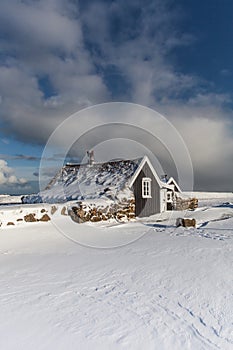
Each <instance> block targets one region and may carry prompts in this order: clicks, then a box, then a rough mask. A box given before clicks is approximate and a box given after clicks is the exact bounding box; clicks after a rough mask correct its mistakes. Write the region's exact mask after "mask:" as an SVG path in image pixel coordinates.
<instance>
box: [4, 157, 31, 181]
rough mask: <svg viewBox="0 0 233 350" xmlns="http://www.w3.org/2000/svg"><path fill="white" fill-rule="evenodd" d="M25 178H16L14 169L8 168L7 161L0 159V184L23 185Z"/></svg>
mask: <svg viewBox="0 0 233 350" xmlns="http://www.w3.org/2000/svg"><path fill="white" fill-rule="evenodd" d="M27 182H28V181H27V180H26V179H25V178H23V177H22V178H17V177H16V175H15V174H14V170H13V169H12V168H10V167H9V166H8V164H7V162H6V161H5V160H3V159H0V185H10V186H11V185H20V186H25V185H26V184H27Z"/></svg>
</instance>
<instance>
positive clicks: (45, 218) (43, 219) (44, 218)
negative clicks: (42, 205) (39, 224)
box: [39, 214, 51, 221]
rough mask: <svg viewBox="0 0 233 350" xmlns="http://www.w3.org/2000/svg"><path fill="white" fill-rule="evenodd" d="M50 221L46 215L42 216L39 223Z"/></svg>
mask: <svg viewBox="0 0 233 350" xmlns="http://www.w3.org/2000/svg"><path fill="white" fill-rule="evenodd" d="M49 220H51V219H50V217H49V216H48V214H44V215H43V216H42V217H41V218H40V219H39V221H49Z"/></svg>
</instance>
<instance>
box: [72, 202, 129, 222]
mask: <svg viewBox="0 0 233 350" xmlns="http://www.w3.org/2000/svg"><path fill="white" fill-rule="evenodd" d="M69 215H70V217H71V218H72V220H74V221H75V222H78V223H83V222H86V221H91V222H98V221H107V220H110V219H115V220H117V221H123V222H127V221H130V220H132V219H135V200H134V199H130V200H128V201H124V202H118V203H115V202H114V201H108V202H102V203H99V202H98V201H97V202H95V203H92V202H88V201H87V202H78V203H77V204H76V205H73V206H71V208H70V210H69Z"/></svg>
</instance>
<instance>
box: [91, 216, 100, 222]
mask: <svg viewBox="0 0 233 350" xmlns="http://www.w3.org/2000/svg"><path fill="white" fill-rule="evenodd" d="M91 221H92V222H98V221H101V218H100V217H99V216H92V217H91Z"/></svg>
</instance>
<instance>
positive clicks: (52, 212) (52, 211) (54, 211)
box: [51, 205, 57, 215]
mask: <svg viewBox="0 0 233 350" xmlns="http://www.w3.org/2000/svg"><path fill="white" fill-rule="evenodd" d="M56 211H57V207H56V205H52V207H51V215H53V214H54V213H56Z"/></svg>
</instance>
